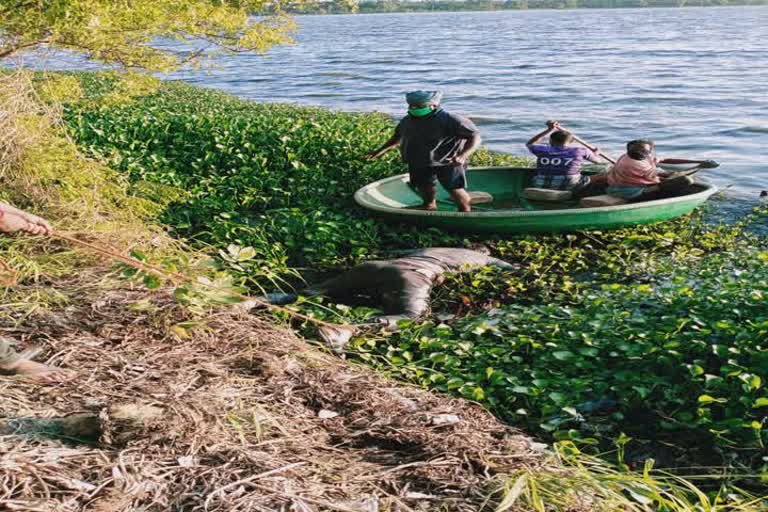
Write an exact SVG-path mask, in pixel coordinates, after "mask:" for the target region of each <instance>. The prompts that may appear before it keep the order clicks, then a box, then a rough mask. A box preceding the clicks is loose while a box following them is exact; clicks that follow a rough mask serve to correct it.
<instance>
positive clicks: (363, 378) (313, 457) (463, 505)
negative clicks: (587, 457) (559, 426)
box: [0, 278, 541, 512]
mask: <svg viewBox="0 0 768 512" xmlns="http://www.w3.org/2000/svg"><path fill="white" fill-rule="evenodd" d="M90 282H95V281H93V280H91V281H90ZM55 284H56V287H57V288H58V289H59V291H60V292H61V293H63V294H65V295H67V296H68V299H67V300H66V301H64V302H63V303H62V304H61V305H59V306H53V307H50V308H48V309H46V310H38V311H37V312H33V313H31V314H30V313H29V312H28V311H23V310H21V309H20V310H19V311H18V312H17V313H16V314H15V318H14V315H8V316H7V317H6V320H5V321H3V328H2V331H3V334H4V335H8V336H12V337H15V338H16V339H18V340H19V341H20V342H21V345H25V346H26V345H27V344H29V343H35V344H39V345H42V346H43V347H44V349H45V353H46V354H47V355H48V359H49V362H50V363H52V364H57V365H60V366H64V367H68V368H73V369H77V370H78V371H79V375H78V378H77V380H75V381H74V382H71V383H65V384H61V385H58V386H55V387H50V386H48V387H45V386H39V385H33V384H26V383H20V382H19V381H16V380H11V379H9V378H8V379H5V380H2V381H0V394H1V395H2V396H3V397H4V399H3V401H2V404H1V405H0V415H2V416H3V417H5V418H37V419H44V418H49V419H50V418H61V417H65V416H67V415H73V414H78V413H79V414H83V413H85V415H84V416H82V417H76V418H74V419H72V418H70V424H69V425H64V426H62V423H61V422H60V421H54V422H51V421H48V422H43V421H31V422H30V421H27V422H23V421H22V422H19V421H16V422H15V423H14V422H12V423H11V426H15V427H16V428H17V429H20V432H21V433H16V434H13V435H4V436H0V454H2V455H0V502H2V503H4V504H5V505H6V506H7V507H8V508H9V509H11V510H46V511H79V510H92V511H103V512H106V511H110V512H118V511H126V512H127V511H134V510H144V511H168V510H184V511H202V510H220V511H225V510H226V511H230V510H238V511H251V510H253V511H267V510H269V511H274V510H297V511H298V510H301V511H305V510H306V511H310V510H340V511H345V510H346V511H375V510H402V511H407V510H457V511H459V510H461V511H475V510H481V509H482V508H483V506H484V503H485V502H486V498H487V496H488V495H489V494H491V493H492V492H493V490H494V489H495V488H496V486H497V484H498V481H497V480H496V477H497V476H503V475H506V474H509V473H510V472H511V471H513V470H515V469H519V468H521V467H529V466H532V465H536V464H537V463H538V461H539V460H540V458H541V457H540V455H538V454H537V452H536V451H535V450H534V449H533V445H532V444H531V443H530V441H529V440H528V439H527V438H525V437H523V436H521V435H519V434H517V433H516V432H515V431H513V430H511V429H510V428H508V427H506V426H504V425H503V424H501V423H500V422H498V421H497V420H496V419H495V418H493V417H492V416H491V415H490V414H488V413H487V412H486V411H485V410H483V409H482V408H480V407H479V406H476V405H474V404H471V403H468V402H466V401H463V400H458V399H453V398H450V397H445V396H442V395H439V394H434V393H429V392H426V391H423V390H419V389H414V388H411V387H406V386H402V385H397V384H395V383H393V382H392V381H389V380H387V379H385V378H383V377H381V376H378V375H376V374H374V373H372V372H370V371H366V370H365V369H355V368H353V367H351V366H350V365H348V364H346V363H345V362H344V361H342V360H340V359H338V358H335V357H332V356H330V355H326V354H324V353H322V352H320V351H318V350H316V349H313V348H312V347H310V346H308V345H307V344H306V343H305V342H303V341H302V340H300V339H298V338H296V337H295V335H294V334H292V333H291V332H290V331H287V330H279V329H275V328H274V326H272V325H270V324H269V323H266V322H265V321H263V320H261V319H259V318H257V317H254V316H252V315H248V314H244V313H241V312H236V311H231V310H230V311H226V312H219V313H215V314H213V315H212V316H211V317H210V318H208V320H207V321H206V326H204V327H200V328H198V329H196V330H195V331H194V334H193V336H191V337H190V338H186V339H184V338H179V337H178V336H176V335H175V334H173V330H172V329H171V327H172V326H173V325H174V324H175V323H177V322H179V321H184V320H187V317H186V313H184V311H183V310H181V309H180V308H179V307H178V306H177V305H175V303H174V302H173V301H172V299H171V298H170V297H169V296H168V295H166V294H165V293H160V294H156V295H153V296H147V295H146V293H147V292H146V291H141V290H133V289H130V288H126V287H125V286H126V285H123V286H122V287H117V288H115V286H116V284H115V283H105V282H103V281H102V283H101V285H100V286H95V285H89V284H87V282H84V281H83V278H81V279H78V280H73V281H70V282H58V283H55ZM105 285H106V286H105ZM109 288H112V289H109ZM320 411H330V412H332V413H336V414H337V416H335V417H331V418H327V419H323V418H321V416H320ZM440 414H451V415H456V416H458V417H459V418H460V421H459V422H458V423H455V424H449V425H443V426H435V425H433V418H434V417H435V416H437V415H440ZM323 415H329V416H332V414H328V413H323ZM83 417H84V418H86V421H85V423H83V422H82V421H81V419H82V418H83ZM94 418H96V420H94ZM89 422H90V423H89ZM94 422H95V423H94ZM94 425H95V432H96V433H95V435H91V434H93V433H92V432H91V433H89V432H88V430H89V429H93V428H94ZM73 428H75V429H76V433H75V434H73V430H72V429H73ZM6 430H7V429H6ZM6 434H8V433H7V432H6ZM73 435H74V436H77V437H81V438H84V439H80V440H79V441H77V440H74V439H73V440H69V441H68V440H66V439H65V438H66V437H67V436H73ZM89 435H90V436H91V437H92V439H91V442H90V443H89V442H87V441H88V437H89ZM95 437H98V439H95ZM489 509H490V508H489Z"/></svg>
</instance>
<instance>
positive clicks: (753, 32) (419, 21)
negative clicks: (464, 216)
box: [61, 7, 768, 197]
mask: <svg viewBox="0 0 768 512" xmlns="http://www.w3.org/2000/svg"><path fill="white" fill-rule="evenodd" d="M298 21H299V24H300V26H301V29H300V32H299V33H298V34H297V36H296V42H297V44H296V45H295V46H288V47H280V48H276V49H274V50H272V51H271V52H269V54H268V55H267V56H266V57H260V56H256V55H247V54H246V55H238V56H231V57H226V58H221V59H220V60H219V61H218V65H219V66H220V67H219V68H218V69H214V70H212V71H185V72H183V73H177V74H175V75H173V77H175V78H180V79H184V80H186V81H188V82H191V83H195V84H198V85H203V86H206V87H214V88H217V89H221V90H224V91H227V92H231V93H234V94H237V95H240V96H243V97H246V98H252V99H255V100H259V101H272V102H295V103H301V104H312V105H320V106H325V107H331V108H334V109H341V110H360V111H368V110H379V111H383V112H386V113H388V114H391V115H393V116H400V115H402V113H403V110H404V106H403V100H402V94H403V92H405V91H407V90H411V89H416V88H426V89H431V88H439V89H442V90H443V91H444V92H445V99H444V106H445V108H446V109H448V110H451V111H454V112H457V113H462V114H465V115H467V116H469V117H470V118H472V119H473V120H474V121H475V122H476V123H477V124H478V125H479V127H480V128H481V130H482V132H483V135H484V140H485V144H486V145H487V146H489V147H490V148H491V149H496V150H500V151H505V152H511V153H515V154H526V151H525V147H524V142H525V141H526V140H527V139H528V138H529V137H530V136H531V135H532V134H533V133H535V132H536V131H537V130H539V129H540V128H542V127H543V125H544V121H545V120H546V119H548V118H554V119H558V120H560V121H561V122H562V123H563V124H564V125H565V126H567V127H570V128H571V129H573V130H575V131H576V132H577V133H578V134H579V135H581V136H582V137H583V138H585V139H587V140H589V141H591V142H594V143H596V144H598V145H600V146H601V147H602V148H603V149H604V150H606V151H607V152H608V153H609V154H613V155H618V154H620V153H621V151H622V147H623V143H624V142H625V141H627V140H629V139H632V138H637V137H648V138H652V139H654V140H656V141H657V142H658V149H659V155H660V156H679V157H691V158H699V157H700V158H713V159H716V160H719V161H720V162H721V163H722V167H721V168H719V169H716V170H713V171H707V172H706V175H705V176H706V177H708V178H709V179H711V180H712V181H714V182H716V183H717V184H718V185H721V186H728V185H732V186H733V191H734V192H735V193H736V194H737V195H744V196H745V197H747V196H752V197H756V193H757V192H758V191H760V190H763V189H768V150H766V147H768V57H767V54H768V43H767V42H766V40H768V7H726V8H685V9H621V10H586V9H583V10H572V11H504V12H477V13H466V12H463V13H419V14H371V15H347V16H301V17H299V18H298ZM61 64H63V62H62V63H61ZM384 136H385V135H382V137H384ZM702 175H704V173H702Z"/></svg>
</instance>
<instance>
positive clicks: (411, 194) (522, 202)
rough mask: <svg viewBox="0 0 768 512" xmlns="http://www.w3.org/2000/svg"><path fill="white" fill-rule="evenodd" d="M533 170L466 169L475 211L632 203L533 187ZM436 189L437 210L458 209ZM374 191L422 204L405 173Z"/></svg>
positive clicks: (396, 203)
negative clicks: (530, 183) (582, 196)
mask: <svg viewBox="0 0 768 512" xmlns="http://www.w3.org/2000/svg"><path fill="white" fill-rule="evenodd" d="M534 171H535V170H534V169H530V168H524V167H486V168H476V169H469V170H468V172H467V182H468V187H467V190H468V191H469V192H470V195H471V196H472V208H473V210H475V211H494V210H518V211H520V210H522V211H526V210H527V211H530V210H569V209H578V208H588V207H599V206H616V205H621V204H627V203H628V202H629V201H627V200H623V199H619V198H616V197H613V196H607V195H604V194H603V195H597V196H590V197H587V198H573V197H572V196H571V194H570V193H569V192H566V193H563V192H558V191H547V190H544V189H532V188H529V187H528V184H529V182H530V179H531V177H532V174H533V172H534ZM587 172H589V171H587ZM593 172H594V171H593ZM437 189H438V191H437V205H438V210H440V211H455V210H456V205H455V204H454V203H453V201H452V200H451V197H450V195H449V194H448V192H447V191H446V190H444V189H443V188H442V187H439V186H438V188H437ZM705 189H706V185H699V184H694V185H692V186H690V187H689V189H688V190H686V191H685V193H684V194H681V195H689V194H695V193H697V192H701V191H702V190H705ZM372 193H373V194H375V196H376V198H375V199H377V200H378V202H382V203H383V204H384V205H386V206H391V207H395V208H416V207H418V206H419V205H420V204H421V198H420V196H419V194H418V193H417V191H416V190H414V189H413V188H411V187H410V184H409V183H408V178H407V177H406V176H404V177H402V179H398V180H392V181H389V182H386V183H382V184H381V185H380V186H379V187H378V190H376V191H375V192H372Z"/></svg>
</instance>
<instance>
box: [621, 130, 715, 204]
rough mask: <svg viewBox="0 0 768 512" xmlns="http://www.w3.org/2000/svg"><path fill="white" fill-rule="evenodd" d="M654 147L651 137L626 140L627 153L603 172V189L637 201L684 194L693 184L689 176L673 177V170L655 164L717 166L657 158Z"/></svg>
mask: <svg viewBox="0 0 768 512" xmlns="http://www.w3.org/2000/svg"><path fill="white" fill-rule="evenodd" d="M655 149H656V145H655V144H654V142H653V141H650V140H646V139H637V140H632V141H629V142H628V143H627V153H626V154H624V155H622V156H621V158H619V159H618V160H617V161H616V163H615V164H614V165H613V167H611V169H610V170H609V171H608V173H607V174H606V180H607V183H608V188H607V189H606V192H607V193H608V194H610V195H612V196H615V197H620V198H622V199H628V200H638V201H644V200H649V199H660V198H663V197H673V196H675V195H679V194H682V193H684V192H685V191H686V190H687V189H688V188H689V187H690V186H691V185H692V184H693V179H692V178H690V177H688V176H677V177H675V173H671V172H667V171H664V170H662V169H659V168H658V167H657V166H658V164H661V163H665V164H696V165H697V167H703V168H712V167H717V166H718V164H717V163H716V162H713V161H712V160H688V159H683V158H665V159H663V160H659V159H658V158H656V156H655Z"/></svg>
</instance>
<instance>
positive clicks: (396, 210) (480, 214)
mask: <svg viewBox="0 0 768 512" xmlns="http://www.w3.org/2000/svg"><path fill="white" fill-rule="evenodd" d="M511 169H520V168H519V167H472V168H470V169H469V171H496V170H498V171H502V170H511ZM407 179H408V174H399V175H397V176H390V177H389V178H383V179H380V180H378V181H374V182H373V183H369V184H368V185H365V186H364V187H362V188H360V189H359V190H358V191H357V192H355V195H354V199H355V202H357V204H359V205H360V206H362V207H363V208H367V209H369V210H374V211H378V212H382V213H389V214H399V215H404V216H408V217H457V218H465V217H471V218H496V217H506V218H510V217H541V216H545V217H546V216H552V215H561V214H568V215H574V214H576V215H581V214H590V213H595V212H610V211H622V210H634V209H639V208H653V207H656V206H663V205H666V204H674V203H679V202H683V201H685V202H688V201H702V202H703V201H705V200H706V199H707V198H708V197H710V196H711V195H713V194H714V193H716V192H717V190H718V189H717V187H716V186H715V185H713V184H711V183H699V185H700V186H702V187H705V188H704V190H702V191H700V192H696V193H693V194H686V195H683V196H678V197H670V198H667V199H654V200H651V201H641V202H636V203H627V204H621V205H616V206H596V207H590V208H566V209H560V210H525V211H521V210H511V209H510V210H494V211H485V210H483V211H478V210H474V211H471V212H459V211H440V210H411V209H405V208H402V207H394V206H379V205H377V204H373V203H371V202H370V201H368V199H367V198H366V195H369V194H370V191H371V190H376V189H377V188H378V187H380V186H381V185H383V184H385V183H390V182H393V181H406V180H407Z"/></svg>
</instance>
